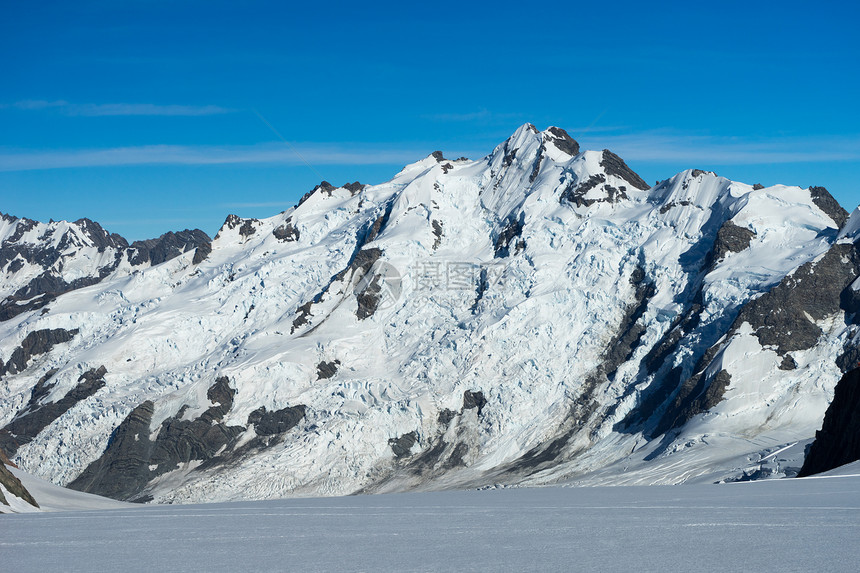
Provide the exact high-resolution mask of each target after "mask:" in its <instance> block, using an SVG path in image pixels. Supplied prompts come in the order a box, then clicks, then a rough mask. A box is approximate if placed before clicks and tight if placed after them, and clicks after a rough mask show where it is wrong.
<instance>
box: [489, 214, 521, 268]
mask: <svg viewBox="0 0 860 573" xmlns="http://www.w3.org/2000/svg"><path fill="white" fill-rule="evenodd" d="M522 234H523V224H522V222H521V221H520V219H518V218H514V217H512V218H511V219H509V220H508V222H507V223H505V225H504V227H502V230H501V232H499V236H498V237H496V242H495V255H496V258H502V257H509V256H511V255H518V254H519V253H520V252H521V251H522V250H523V249H524V248H525V247H526V243H525V241H524V240H523V239H522V238H521V237H522Z"/></svg>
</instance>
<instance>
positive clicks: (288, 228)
mask: <svg viewBox="0 0 860 573" xmlns="http://www.w3.org/2000/svg"><path fill="white" fill-rule="evenodd" d="M272 234H273V235H274V236H275V238H276V239H278V240H279V241H281V242H282V243H287V242H290V241H298V240H299V237H300V236H301V235H300V233H299V230H298V229H296V228H295V227H294V226H293V224H292V222H291V220H290V219H289V218H287V220H286V221H285V222H284V224H283V225H279V226H277V227H275V229H274V230H273V231H272Z"/></svg>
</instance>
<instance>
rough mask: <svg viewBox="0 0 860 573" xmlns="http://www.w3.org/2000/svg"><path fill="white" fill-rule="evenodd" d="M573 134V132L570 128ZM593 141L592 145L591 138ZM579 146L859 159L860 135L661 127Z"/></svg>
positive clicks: (647, 153) (719, 156) (660, 156)
mask: <svg viewBox="0 0 860 573" xmlns="http://www.w3.org/2000/svg"><path fill="white" fill-rule="evenodd" d="M570 133H571V135H572V136H573V137H574V138H576V137H577V136H576V132H574V131H571V132H570ZM592 142H593V143H594V144H596V145H597V147H593V146H592V145H590V144H591V143H592ZM580 143H581V144H583V147H584V148H589V149H591V148H596V149H601V148H606V149H610V150H611V151H613V152H615V153H617V154H618V155H620V156H621V157H623V158H624V159H626V160H629V161H640V162H652V163H684V164H690V166H691V167H694V166H695V165H693V164H695V163H697V162H699V163H702V162H705V163H709V164H715V165H761V164H767V163H821V162H829V161H860V136H807V137H797V136H790V137H779V136H777V137H770V138H759V139H749V138H740V137H717V136H704V135H689V134H671V133H661V132H650V133H638V134H619V135H610V134H606V135H602V136H601V137H600V138H592V137H586V136H583V137H582V138H581V141H580Z"/></svg>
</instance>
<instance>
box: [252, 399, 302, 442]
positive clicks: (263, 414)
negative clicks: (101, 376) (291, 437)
mask: <svg viewBox="0 0 860 573" xmlns="http://www.w3.org/2000/svg"><path fill="white" fill-rule="evenodd" d="M304 417H305V407H304V406H292V407H288V408H281V409H280V410H275V411H274V412H269V411H267V410H266V408H265V406H263V407H261V408H258V409H257V410H254V411H253V412H251V413H250V414H249V415H248V424H253V426H254V431H255V432H256V433H257V435H258V436H274V435H276V434H283V433H284V432H287V431H289V430H291V429H293V428H294V427H296V425H298V423H299V422H300V421H301V420H302V418H304Z"/></svg>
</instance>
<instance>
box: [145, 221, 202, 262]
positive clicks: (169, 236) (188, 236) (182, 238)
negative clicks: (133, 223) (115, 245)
mask: <svg viewBox="0 0 860 573" xmlns="http://www.w3.org/2000/svg"><path fill="white" fill-rule="evenodd" d="M204 245H205V246H204ZM201 246H202V247H203V250H204V251H206V250H207V247H208V250H209V251H211V250H212V240H211V239H210V238H209V235H207V234H206V233H204V232H203V231H201V230H200V229H194V230H190V229H185V230H184V231H179V232H178V233H173V232H169V233H165V234H163V235H161V236H160V237H158V238H157V239H147V240H145V241H135V242H133V243H132V244H131V245H129V247H128V253H129V254H128V258H129V261H130V262H131V264H132V265H133V266H137V265H142V264H143V263H150V264H151V265H153V266H154V265H159V264H161V263H163V262H165V261H169V260H170V259H173V258H175V257H178V256H179V255H181V254H182V253H187V252H188V251H191V250H193V249H198V248H200V247H201ZM207 254H208V253H207ZM195 258H196V254H195ZM204 258H205V257H204ZM201 260H202V259H201ZM198 262H199V261H198Z"/></svg>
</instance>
